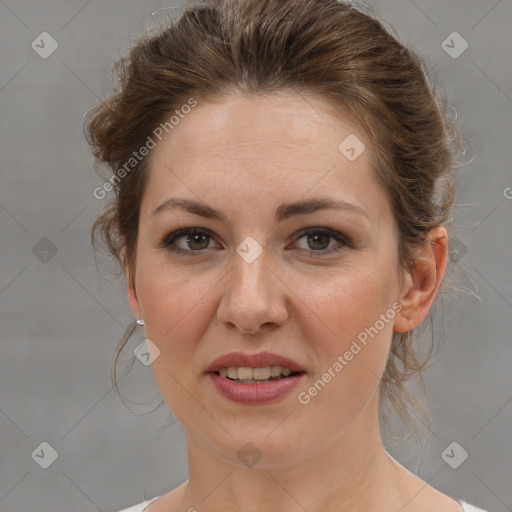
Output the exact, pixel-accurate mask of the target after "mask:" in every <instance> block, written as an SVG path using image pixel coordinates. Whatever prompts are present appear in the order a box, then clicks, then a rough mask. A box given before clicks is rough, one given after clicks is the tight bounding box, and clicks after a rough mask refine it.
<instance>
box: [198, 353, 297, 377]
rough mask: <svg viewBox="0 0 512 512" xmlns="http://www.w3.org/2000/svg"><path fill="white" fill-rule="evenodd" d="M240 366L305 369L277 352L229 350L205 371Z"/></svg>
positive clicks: (211, 371)
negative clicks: (252, 352)
mask: <svg viewBox="0 0 512 512" xmlns="http://www.w3.org/2000/svg"><path fill="white" fill-rule="evenodd" d="M241 366H245V367H249V368H264V367H266V366H281V367H282V368H289V369H290V370H291V371H292V372H303V371H305V370H304V368H303V367H302V366H301V365H300V364H299V363H296V362H295V361H292V360H291V359H288V358H287V357H284V356H280V355H279V354H272V353H271V352H259V353H257V354H245V353H244V352H230V353H229V354H224V355H222V356H220V357H218V358H217V359H215V360H214V361H212V362H211V363H210V365H209V366H208V367H207V368H206V370H205V371H206V372H207V373H213V372H217V371H219V370H220V369H221V368H230V367H235V368H239V367H241Z"/></svg>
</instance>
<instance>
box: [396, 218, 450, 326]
mask: <svg viewBox="0 0 512 512" xmlns="http://www.w3.org/2000/svg"><path fill="white" fill-rule="evenodd" d="M428 240H429V241H425V242H424V243H423V244H422V245H421V247H419V248H418V249H417V251H416V255H415V259H414V263H413V268H412V271H411V273H410V274H409V275H408V276H407V278H406V279H405V280H404V284H403V286H402V289H401V291H400V297H399V302H400V304H401V305H402V308H403V309H402V310H401V311H400V313H399V314H398V315H397V316H396V318H395V323H394V331H395V332H407V331H409V330H411V329H414V328H415V327H417V326H418V325H419V324H421V322H422V321H423V320H424V319H425V317H426V316H427V315H428V313H429V311H430V309H431V308H432V304H433V303H434V300H435V298H436V295H437V292H438V290H439V287H440V286H441V283H442V281H443V277H444V273H445V270H446V265H447V263H448V234H447V232H446V229H445V228H444V227H442V226H439V227H437V228H434V229H433V230H431V231H430V233H429V235H428Z"/></svg>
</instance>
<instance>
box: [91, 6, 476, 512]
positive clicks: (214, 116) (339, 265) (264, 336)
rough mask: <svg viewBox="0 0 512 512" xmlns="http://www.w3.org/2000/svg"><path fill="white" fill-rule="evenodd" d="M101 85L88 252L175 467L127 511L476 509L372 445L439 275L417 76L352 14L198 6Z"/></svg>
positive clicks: (430, 134) (414, 66)
mask: <svg viewBox="0 0 512 512" xmlns="http://www.w3.org/2000/svg"><path fill="white" fill-rule="evenodd" d="M120 70H121V74H120V85H119V89H118V91H117V92H116V93H115V94H114V95H113V96H112V97H111V98H109V99H108V100H106V101H105V102H104V103H102V104H101V105H99V106H98V107H97V108H96V110H95V112H94V115H93V117H92V119H91V121H90V124H89V136H90V143H91V145H92V147H93V149H94V152H95V156H96V158H97V160H98V162H99V163H103V164H107V165H108V166H110V168H111V169H112V171H113V174H112V176H111V177H110V178H109V179H108V180H107V181H106V183H105V186H104V190H105V191H108V190H110V189H112V188H114V189H115V192H116V197H115V200H114V202H113V203H112V207H111V208H110V209H109V210H108V211H107V212H105V213H104V214H103V215H102V216H101V217H100V218H99V219H98V220H97V221H96V223H95V225H94V226H93V238H94V236H95V235H96V234H98V232H99V233H100V234H101V235H102V236H103V238H104V239H105V241H106V242H107V244H108V247H109V249H110V251H111V252H112V254H113V255H114V256H115V257H116V258H117V259H118V260H119V262H120V263H121V265H122V267H123V269H124V271H125V274H126V280H127V295H128V301H129V304H130V307H131V309H132V311H133V313H134V315H135V317H136V319H137V324H138V325H139V326H141V328H143V329H144V330H145V336H146V338H147V340H148V341H147V348H148V353H147V354H146V357H147V359H148V361H150V362H151V363H152V369H153V373H154V375H155V378H156V381H157V384H158V386H159V389H160V391H161V393H162V395H163V397H164V399H165V401H166V403H167V404H168V406H169V407H170V409H171V410H172V411H173V413H174V415H175V416H176V418H177V419H178V420H179V421H180V422H181V424H182V425H183V426H184V428H185V430H186V432H187V450H188V465H189V478H188V480H187V481H186V482H185V483H184V484H183V485H181V486H180V487H178V488H177V489H174V490H172V491H171V492H169V493H168V494H165V495H163V496H157V497H155V498H153V499H151V500H148V501H145V502H143V503H141V504H139V505H135V506H134V507H132V508H130V509H127V510H129V511H130V512H135V511H141V510H145V511H147V512H163V511H165V512H174V511H186V510H188V511H194V510H200V511H203V510H204V511H206V510H207V511H260V510H281V511H296V510H307V511H309V512H314V511H319V510H322V511H324V512H329V511H336V512H348V511H354V510H359V511H362V510H366V511H372V512H373V511H375V512H377V511H379V512H381V511H393V510H395V511H401V512H413V511H414V512H434V511H436V512H438V511H441V510H442V511H443V512H459V511H462V510H464V511H478V510H481V509H477V508H476V507H473V506H471V505H469V504H468V503H466V502H464V501H461V500H457V499H454V498H452V497H449V496H447V495H445V494H442V493H441V492H439V491H437V490H436V489H435V488H433V487H432V486H430V485H428V484H427V483H426V482H424V481H422V480H421V479H419V478H418V477H417V476H415V475H413V474H412V473H410V472H409V471H407V470H406V469H405V468H404V467H403V466H401V465H400V464H398V463H397V462H396V461H395V460H394V459H393V458H392V457H391V456H390V455H389V454H388V453H387V451H386V450H385V448H384V447H383V445H382V442H381V437H380V431H379V412H380V409H381V404H382V402H383V401H384V400H388V401H390V402H391V404H392V405H394V406H395V408H396V409H397V410H398V411H399V412H400V413H401V415H403V411H404V409H405V398H407V392H406V390H405V387H404V385H403V382H404V381H405V378H406V376H407V375H408V374H410V373H411V371H419V370H421V368H422V364H421V363H419V362H418V360H417V358H416V356H415V354H414V351H413V348H412V345H411V339H412V338H411V331H412V330H413V329H414V328H416V327H417V326H419V325H420V324H421V323H422V322H423V320H424V319H425V318H426V317H427V315H428V314H429V312H430V310H431V307H432V305H433V303H434V300H435V298H436V296H437V293H438V291H439V289H440V287H441V284H442V282H443V276H444V274H445V269H446V267H447V260H448V252H447V248H448V233H447V229H446V227H445V226H444V225H443V224H444V223H445V222H446V220H447V219H448V218H449V216H450V210H451V207H452V203H453V195H454V193H453V184H452V181H451V180H450V177H449V173H450V170H451V167H452V163H453V154H454V151H455V150H456V149H457V144H458V135H457V130H456V128H455V127H454V126H452V125H451V124H450V123H449V121H448V120H447V118H446V116H445V112H444V110H443V108H442V104H441V102H438V101H436V96H435V93H434V92H433V90H432V87H431V86H430V85H429V84H428V82H427V80H426V78H425V69H424V65H423V63H422V61H421V60H420V59H419V58H418V57H417V56H416V55H414V54H413V53H412V52H410V51H409V50H407V49H406V48H404V47H403V46H402V45H401V44H400V43H399V42H398V41H397V39H396V38H395V37H394V36H392V35H391V34H389V33H388V32H387V31H386V30H385V29H384V28H383V26H382V25H381V24H380V23H379V22H378V21H376V20H375V19H374V18H373V17H371V16H370V15H369V14H367V13H364V12H362V11H360V10H359V9H356V8H355V7H354V6H353V5H351V4H345V3H341V2H337V1H335V0H282V1H279V2H276V1H270V0H207V1H205V2H200V3H198V4H197V5H193V6H191V7H189V8H188V10H187V11H186V12H185V13H184V14H183V16H182V17H181V18H180V20H179V22H178V23H176V24H174V25H172V26H171V27H169V28H168V29H165V30H162V31H161V32H160V33H159V34H158V35H156V36H154V37H151V38H149V37H148V38H145V39H144V40H141V41H140V42H139V43H138V44H137V45H136V46H135V47H134V49H133V50H132V52H131V54H130V56H129V58H128V59H126V60H124V61H122V62H121V66H120ZM101 193H103V192H101ZM133 328H134V327H132V328H131V329H130V331H129V332H128V335H129V334H130V333H131V331H132V330H133ZM127 337H128V336H126V337H125V339H123V340H122V344H121V346H120V347H119V349H120V348H122V346H123V345H124V344H125V342H126V339H127ZM116 356H117V354H116Z"/></svg>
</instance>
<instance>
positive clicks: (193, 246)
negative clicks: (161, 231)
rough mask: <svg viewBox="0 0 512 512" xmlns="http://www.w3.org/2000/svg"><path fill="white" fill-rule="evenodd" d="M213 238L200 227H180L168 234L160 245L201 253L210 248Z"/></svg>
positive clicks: (176, 249) (170, 248)
mask: <svg viewBox="0 0 512 512" xmlns="http://www.w3.org/2000/svg"><path fill="white" fill-rule="evenodd" d="M212 241H213V238H212V237H211V235H210V234H209V233H207V232H206V231H204V230H202V229H198V228H186V229H178V230H177V231H174V232H173V233H171V234H170V235H168V236H167V237H166V238H165V239H164V240H163V242H162V243H161V244H159V247H161V248H166V249H168V250H169V251H172V252H178V253H199V252H201V251H204V250H206V249H208V248H209V245H210V242H212Z"/></svg>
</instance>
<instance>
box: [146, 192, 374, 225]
mask: <svg viewBox="0 0 512 512" xmlns="http://www.w3.org/2000/svg"><path fill="white" fill-rule="evenodd" d="M175 208H181V209H183V210H185V211H188V212H190V213H193V214H194V215H199V216H201V217H206V218H207V219H214V220H220V221H221V222H223V223H225V224H229V221H228V218H227V216H226V215H225V214H224V213H223V212H221V211H219V210H217V209H215V208H213V207H212V206H210V205H208V204H206V203H204V202H202V201H193V200H191V199H184V198H176V197H170V198H169V199H166V200H165V201H164V202H163V203H161V204H160V205H159V206H157V207H156V208H155V209H154V210H153V211H152V212H151V216H153V215H157V214H158V213H161V212H164V211H171V210H173V209H175ZM334 208H335V209H342V210H345V211H348V212H352V213H355V214H358V215H361V216H364V217H366V218H367V219H368V220H370V218H369V217H368V214H367V213H366V211H365V210H363V208H361V207H360V206H358V205H355V204H352V203H348V202H347V201H344V200H343V199H339V198H335V197H319V198H312V199H306V200H302V201H296V202H294V203H283V204H282V205H280V206H279V207H278V208H277V209H276V212H275V215H274V219H275V221H276V222H282V221H283V220H286V219H288V218H290V217H293V216H296V215H306V214H308V213H313V212H316V211H318V210H326V209H334Z"/></svg>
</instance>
